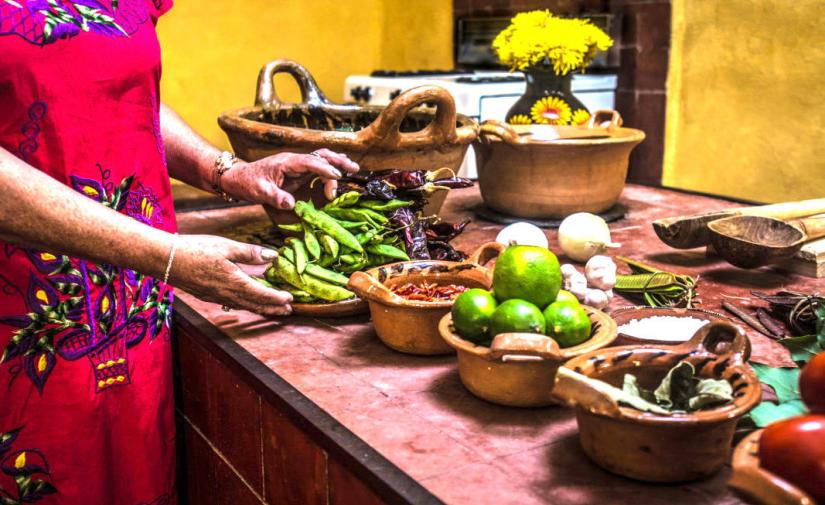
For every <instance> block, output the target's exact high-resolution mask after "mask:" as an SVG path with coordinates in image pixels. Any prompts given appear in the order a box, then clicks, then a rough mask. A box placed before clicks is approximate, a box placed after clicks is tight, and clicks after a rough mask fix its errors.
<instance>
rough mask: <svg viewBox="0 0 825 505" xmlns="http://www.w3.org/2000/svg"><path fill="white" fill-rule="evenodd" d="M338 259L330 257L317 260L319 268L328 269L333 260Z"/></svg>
mask: <svg viewBox="0 0 825 505" xmlns="http://www.w3.org/2000/svg"><path fill="white" fill-rule="evenodd" d="M336 259H338V258H333V257H332V256H321V259H320V260H318V266H319V267H328V266H331V265H333V264H334V263H335V260H336Z"/></svg>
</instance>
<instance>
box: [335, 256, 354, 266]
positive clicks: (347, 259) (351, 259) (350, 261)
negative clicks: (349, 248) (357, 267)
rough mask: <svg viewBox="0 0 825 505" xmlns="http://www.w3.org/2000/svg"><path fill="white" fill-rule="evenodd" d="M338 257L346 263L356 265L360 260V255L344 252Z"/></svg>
mask: <svg viewBox="0 0 825 505" xmlns="http://www.w3.org/2000/svg"><path fill="white" fill-rule="evenodd" d="M338 259H339V260H340V261H341V263H344V264H345V265H354V264H355V263H357V262H358V259H359V257H358V256H356V255H354V254H342V255H341V256H338Z"/></svg>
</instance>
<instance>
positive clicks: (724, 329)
mask: <svg viewBox="0 0 825 505" xmlns="http://www.w3.org/2000/svg"><path fill="white" fill-rule="evenodd" d="M746 345H747V337H746V336H745V333H744V331H743V330H742V329H741V328H740V327H739V326H736V325H733V324H731V323H727V322H711V323H709V324H707V325H705V326H703V327H701V328H700V329H699V330H697V331H696V333H695V334H694V335H693V337H692V338H691V339H690V340H689V341H687V342H685V343H683V344H680V345H676V346H662V345H629V346H619V347H608V348H604V349H599V350H597V351H593V352H590V353H587V354H583V355H581V356H577V357H575V358H573V359H572V360H570V361H568V362H567V363H565V365H564V368H566V369H567V370H568V372H569V373H564V374H562V373H560V374H559V375H558V376H557V380H556V385H555V388H554V390H553V391H554V394H555V395H556V396H557V397H559V398H560V399H561V400H563V401H564V402H566V403H567V404H570V405H573V406H575V408H576V420H577V422H578V426H579V440H580V442H581V445H582V448H583V449H584V452H585V453H586V454H587V456H588V457H589V458H590V459H592V460H593V461H594V462H595V463H596V464H598V465H599V466H601V467H603V468H605V469H606V470H609V471H611V472H613V473H617V474H619V475H623V476H626V477H631V478H634V479H638V480H643V481H649V482H686V481H690V480H694V479H699V478H702V477H706V476H708V475H710V474H712V473H714V472H716V471H718V470H719V469H720V468H721V467H722V466H723V465H724V464H725V461H727V459H728V457H729V455H730V452H731V444H732V441H733V433H734V429H735V427H736V423H737V421H738V420H739V418H741V417H742V416H744V415H745V414H747V413H748V412H749V411H750V410H751V409H753V408H754V407H755V406H756V405H757V404H758V403H759V401H760V399H761V389H760V385H759V380H758V379H757V378H756V375H754V373H753V371H752V370H751V369H750V367H748V366H747V364H746V363H745V360H744V358H743V353H744V352H745V350H746ZM571 375H572V376H575V377H579V378H581V377H582V376H584V377H586V379H584V381H586V382H589V383H590V384H591V385H595V386H597V387H596V388H592V387H588V386H587V385H585V386H584V387H582V386H581V383H582V381H579V383H578V386H577V383H576V381H570V380H569V376H571ZM575 377H574V378H575ZM590 379H595V380H590Z"/></svg>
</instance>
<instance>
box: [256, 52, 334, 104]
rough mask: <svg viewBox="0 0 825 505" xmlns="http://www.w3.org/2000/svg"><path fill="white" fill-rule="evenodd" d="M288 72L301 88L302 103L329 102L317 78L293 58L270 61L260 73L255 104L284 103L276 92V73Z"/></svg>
mask: <svg viewBox="0 0 825 505" xmlns="http://www.w3.org/2000/svg"><path fill="white" fill-rule="evenodd" d="M284 72H285V73H287V74H289V75H291V76H292V77H294V78H295V82H296V83H297V84H298V89H300V90H301V103H305V104H310V105H321V104H327V103H329V100H327V97H326V96H324V93H323V92H322V91H321V89H320V88H319V87H318V84H317V83H316V82H315V79H314V78H313V77H312V75H311V74H310V73H309V71H308V70H307V69H306V68H304V66H303V65H301V64H299V63H297V62H295V61H292V60H286V59H283V60H275V61H270V62H269V63H267V64H266V65H264V66H263V67H261V71H260V72H259V73H258V91H257V94H256V95H255V105H261V106H263V107H264V108H268V107H270V106H272V105H273V104H281V103H283V102H282V101H281V99H280V98H278V94H277V93H276V92H275V80H274V77H275V74H280V73H284Z"/></svg>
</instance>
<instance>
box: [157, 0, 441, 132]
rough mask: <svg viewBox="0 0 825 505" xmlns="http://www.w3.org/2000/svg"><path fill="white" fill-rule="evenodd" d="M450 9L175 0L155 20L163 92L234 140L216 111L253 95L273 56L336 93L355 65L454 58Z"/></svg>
mask: <svg viewBox="0 0 825 505" xmlns="http://www.w3.org/2000/svg"><path fill="white" fill-rule="evenodd" d="M451 9H452V3H451V2H450V1H449V0H358V1H350V0H278V1H275V2H273V1H272V0H242V1H238V2H219V1H205V2H199V1H195V0H177V2H176V3H175V7H174V8H173V9H172V10H171V11H169V13H168V14H166V15H165V16H163V17H162V18H161V20H160V22H159V23H158V36H159V37H160V41H161V47H162V50H163V79H162V96H163V100H164V101H165V102H166V103H168V104H169V105H171V106H172V107H174V108H175V109H176V110H177V111H178V112H179V113H180V114H181V115H182V116H183V117H184V119H186V120H187V121H188V122H189V123H190V124H191V125H192V126H193V127H194V128H195V129H196V130H197V131H198V132H200V133H201V134H203V135H204V136H205V137H207V138H208V139H209V140H210V141H212V142H213V143H215V144H216V145H218V147H221V148H229V142H228V141H227V140H226V137H225V136H224V134H223V132H222V131H221V130H220V128H219V127H218V125H217V123H216V118H217V116H218V114H219V113H220V112H222V111H224V110H227V109H232V108H236V107H243V106H249V105H252V104H253V100H254V97H255V81H256V79H257V75H258V70H259V69H260V67H261V66H262V65H263V64H264V63H266V62H267V61H270V60H273V59H277V58H290V59H293V60H296V61H298V62H299V63H301V64H302V65H304V66H305V67H307V68H308V69H309V71H310V72H311V73H312V74H313V76H314V77H315V79H316V80H317V81H318V84H319V85H320V87H321V89H323V90H324V92H325V93H326V94H327V96H328V97H329V98H330V99H331V100H335V101H340V100H342V99H343V96H342V95H343V87H344V78H345V77H346V76H347V75H350V74H365V73H369V72H370V71H371V70H374V69H377V68H391V69H397V70H405V69H406V70H410V69H417V68H422V69H424V68H430V69H431V68H450V67H452V11H451ZM277 84H278V85H279V86H284V85H285V86H286V87H285V88H284V91H283V92H280V89H279V94H280V96H281V97H282V98H283V99H285V100H295V99H297V98H299V95H298V93H297V89H296V88H295V87H294V86H293V85H292V84H291V83H289V79H288V78H287V77H283V76H282V77H279V78H278V80H277Z"/></svg>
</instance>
